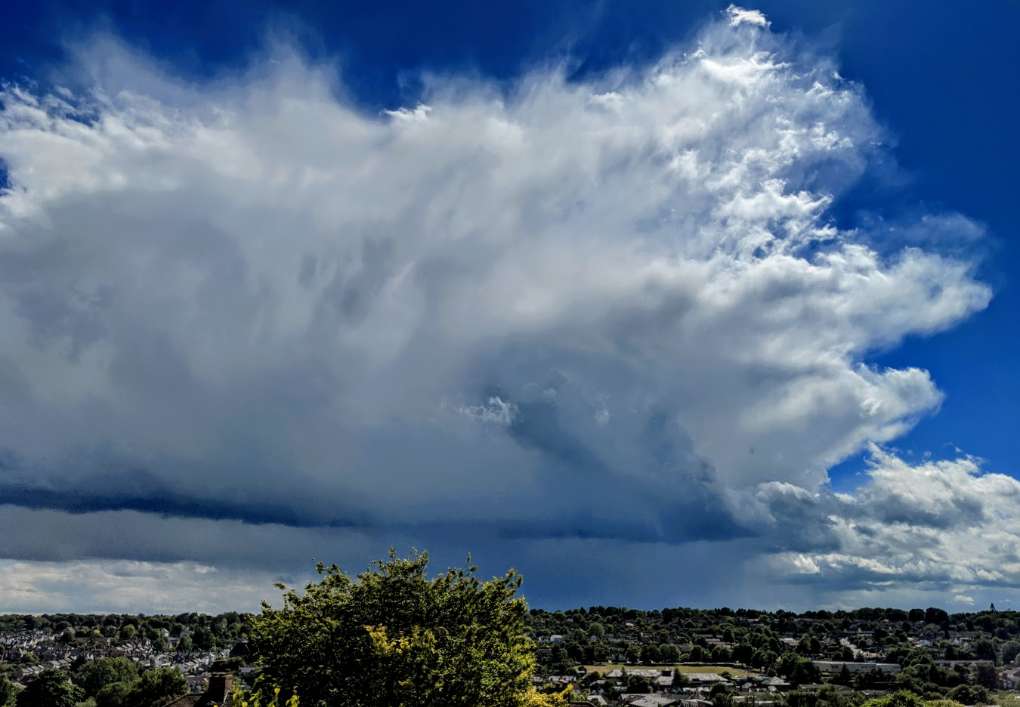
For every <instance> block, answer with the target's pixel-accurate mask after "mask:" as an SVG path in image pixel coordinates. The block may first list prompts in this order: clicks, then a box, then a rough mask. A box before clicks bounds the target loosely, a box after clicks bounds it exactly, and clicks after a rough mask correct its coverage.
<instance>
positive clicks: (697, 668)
mask: <svg viewBox="0 0 1020 707" xmlns="http://www.w3.org/2000/svg"><path fill="white" fill-rule="evenodd" d="M584 667H585V670H587V671H588V672H589V673H590V672H591V671H593V670H597V671H599V672H600V673H608V672H609V671H610V670H617V669H618V668H645V669H647V668H655V669H657V670H669V669H673V670H676V671H677V672H680V673H729V674H730V675H732V676H733V677H735V678H739V677H744V676H745V675H754V674H756V673H755V672H754V671H751V670H744V669H743V668H734V667H733V666H731V665H691V664H690V663H679V664H675V665H626V664H625V663H601V664H596V665H586V666H584ZM1017 707H1020V705H1017Z"/></svg>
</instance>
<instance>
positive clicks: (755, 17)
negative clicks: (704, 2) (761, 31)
mask: <svg viewBox="0 0 1020 707" xmlns="http://www.w3.org/2000/svg"><path fill="white" fill-rule="evenodd" d="M726 14H727V15H728V16H729V19H730V27H737V26H739V25H743V24H747V25H752V26H755V27H766V28H767V27H768V26H769V25H770V24H771V23H770V22H769V21H768V19H767V18H766V17H765V15H764V13H762V12H761V11H760V10H746V9H744V8H742V7H737V6H736V5H730V6H729V7H727V8H726Z"/></svg>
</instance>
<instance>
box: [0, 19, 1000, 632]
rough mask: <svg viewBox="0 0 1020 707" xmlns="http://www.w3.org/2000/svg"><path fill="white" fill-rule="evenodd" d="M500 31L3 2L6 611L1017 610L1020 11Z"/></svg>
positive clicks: (1, 360) (1, 590)
mask: <svg viewBox="0 0 1020 707" xmlns="http://www.w3.org/2000/svg"><path fill="white" fill-rule="evenodd" d="M493 5H495V4H493V3H467V2H440V3H431V4H424V3H406V4H405V3H371V4H369V5H365V4H363V3H359V4H354V3H334V4H329V5H328V6H326V5H325V4H323V5H322V6H319V5H318V4H316V3H300V2H299V3H293V4H289V5H288V6H287V7H286V8H283V7H279V6H275V5H273V4H270V3H267V2H249V3H228V2H217V3H197V2H180V3H175V4H174V5H173V6H172V7H162V6H160V7H158V8H157V7H156V5H150V4H147V3H138V2H122V3H119V2H118V3H112V2H106V3H104V2H99V3H95V2H90V3H83V2H31V3H29V2H22V1H21V0H15V2H12V3H6V4H5V5H4V6H3V8H2V9H0V332H2V333H3V335H2V337H0V611H26V612H43V611H51V612H52V611H130V612H178V611H192V610H194V611H220V610H233V609H244V610H251V609H255V608H257V606H258V603H259V601H260V600H261V599H263V598H268V599H271V598H272V597H274V596H275V595H276V590H275V589H274V588H273V583H274V582H277V581H283V582H286V583H290V584H298V585H300V584H301V583H303V582H304V581H306V580H307V579H308V577H309V574H310V570H311V569H312V567H313V565H314V563H315V562H316V561H318V560H323V561H326V562H336V563H338V564H340V565H341V566H343V567H344V568H346V569H348V570H350V571H353V572H356V571H359V570H361V569H362V568H364V567H365V566H366V565H367V563H369V562H370V561H371V560H373V559H377V558H380V557H383V556H384V555H385V553H386V551H387V549H388V548H389V547H391V546H392V547H396V548H397V549H398V551H400V552H403V553H406V552H410V551H411V550H412V549H413V548H421V549H427V550H428V551H429V552H430V554H431V556H432V557H433V559H434V562H435V565H436V566H437V569H439V568H443V567H445V566H449V565H454V564H462V563H463V562H464V561H465V558H466V557H467V556H468V555H469V554H470V556H471V558H472V560H473V561H474V562H476V563H477V564H478V565H479V567H480V568H481V573H482V574H483V575H494V574H500V573H502V572H503V571H505V570H506V569H507V568H508V567H515V568H517V569H519V570H520V571H521V572H522V573H523V575H524V593H525V594H526V596H527V597H528V600H529V602H530V603H531V605H532V606H538V607H545V608H566V607H573V606H585V605H591V604H613V605H628V606H635V607H643V608H652V607H663V606H701V607H717V606H731V607H736V606H744V607H755V608H787V609H806V608H819V607H825V608H849V607H858V606H899V607H912V606H920V607H923V606H931V605H934V606H942V607H946V608H948V609H950V610H967V609H970V608H973V607H983V606H987V604H989V603H990V602H995V603H996V605H997V606H1000V607H1008V606H1010V605H1016V604H1017V603H1020V589H1018V587H1020V481H1018V478H1020V441H1018V437H1017V435H1016V423H1015V420H1016V419H1017V417H1018V413H1020V382H1018V377H1017V376H1016V375H1014V364H1015V362H1016V361H1017V360H1020V333H1018V330H1017V327H1016V326H1015V315H1014V313H1015V312H1016V311H1017V309H1018V307H1020V294H1018V291H1017V281H1018V279H1020V249H1018V241H1017V236H1016V233H1017V229H1018V227H1020V217H1018V216H1017V213H1016V209H1015V196H1014V190H1015V184H1016V179H1015V176H1014V171H1015V169H1016V165H1017V164H1018V163H1020V138H1018V137H1017V131H1016V124H1017V117H1016V116H1017V112H1018V108H1020V81H1018V80H1017V76H1018V69H1020V45H1018V43H1017V42H1016V41H1015V32H1016V27H1017V26H1018V24H1020V3H1018V2H1016V1H1015V0H993V1H992V2H989V3H985V4H982V5H981V7H980V8H974V7H972V6H966V5H965V4H961V3H932V4H929V5H925V6H924V7H923V8H921V7H919V6H918V5H917V4H916V3H910V2H905V1H904V2H896V1H893V2H889V1H888V0H884V1H882V2H879V1H877V0H875V1H866V2H855V3H836V2H816V1H812V2H800V1H795V0H791V1H788V2H763V3H759V4H755V5H748V6H747V7H740V6H736V5H730V4H728V3H725V2H724V3H719V2H707V1H701V0H696V1H692V2H678V1H677V0H671V1H668V2H652V1H651V0H649V2H645V3H641V4H640V5H635V4H634V3H627V2H609V1H605V2H591V3H580V2H576V3H573V2H554V3H549V2H522V3H507V4H502V5H498V6H495V7H493Z"/></svg>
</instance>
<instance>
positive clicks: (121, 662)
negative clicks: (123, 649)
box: [74, 658, 138, 697]
mask: <svg viewBox="0 0 1020 707" xmlns="http://www.w3.org/2000/svg"><path fill="white" fill-rule="evenodd" d="M137 677H138V666H137V665H136V664H135V662H134V661H132V660H129V659H127V658H99V659H98V660H90V661H88V662H87V663H84V664H82V666H81V667H80V668H78V670H77V671H76V672H75V674H74V682H75V683H76V684H77V685H79V686H80V687H81V688H82V689H83V690H84V691H85V696H86V697H95V696H96V695H97V694H99V691H100V690H101V689H103V687H105V686H106V685H109V684H111V683H115V682H131V681H133V680H135V679H136V678H137Z"/></svg>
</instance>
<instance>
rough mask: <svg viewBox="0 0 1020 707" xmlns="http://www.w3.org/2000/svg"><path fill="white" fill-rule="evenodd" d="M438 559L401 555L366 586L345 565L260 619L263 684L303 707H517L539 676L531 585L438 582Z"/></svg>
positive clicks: (376, 570) (512, 579)
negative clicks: (295, 697) (530, 625)
mask: <svg viewBox="0 0 1020 707" xmlns="http://www.w3.org/2000/svg"><path fill="white" fill-rule="evenodd" d="M427 569H428V555H427V554H425V553H421V554H415V555H413V556H412V557H410V558H407V559H404V558H399V557H397V556H396V554H395V553H394V552H392V551H391V552H390V557H389V559H388V560H386V561H380V562H377V563H375V564H374V565H373V567H372V568H371V569H370V570H368V571H366V572H363V573H362V574H360V575H358V576H357V577H355V578H352V577H349V576H348V575H346V574H345V573H344V572H343V571H342V570H341V569H340V568H338V567H336V566H335V565H333V566H330V567H325V566H323V565H321V564H320V565H319V566H318V573H319V576H320V577H321V579H320V580H319V581H317V582H313V583H310V584H309V585H308V586H307V587H306V588H305V590H304V592H303V593H299V592H297V591H294V590H289V591H285V592H284V595H283V606H282V608H280V609H273V608H272V607H270V606H269V605H268V604H263V608H262V613H261V614H260V615H259V616H257V617H256V618H255V619H254V620H253V625H252V633H251V642H252V649H253V650H252V653H253V656H254V657H255V658H256V659H257V661H258V662H259V665H260V666H261V668H262V671H263V672H262V679H263V681H264V684H265V685H267V686H269V685H279V686H282V687H283V688H284V689H285V690H290V689H294V690H296V692H297V693H298V694H299V695H300V697H301V704H302V705H329V706H330V707H383V706H385V707H410V706H411V705H415V706H422V707H426V706H430V705H435V706H437V707H438V706H440V705H443V706H447V707H517V706H519V705H524V704H529V702H528V700H529V699H530V700H532V702H535V701H536V698H535V696H534V695H530V696H529V688H530V678H531V675H532V673H533V671H534V665H535V663H534V654H533V646H532V643H531V641H530V639H529V638H528V636H527V632H526V630H527V629H526V624H525V619H526V616H527V606H526V604H525V602H524V600H523V599H521V598H519V597H517V596H516V594H517V590H518V589H519V587H520V583H521V579H520V576H519V575H518V574H517V573H516V572H513V571H510V572H508V573H507V574H506V575H504V576H503V577H498V578H495V579H492V580H489V581H484V582H483V581H480V580H479V579H478V578H477V577H476V576H475V574H476V571H477V568H475V567H468V568H466V569H450V570H448V571H447V572H445V573H443V574H441V575H439V576H438V577H435V578H434V579H430V578H429V577H428V575H427Z"/></svg>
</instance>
